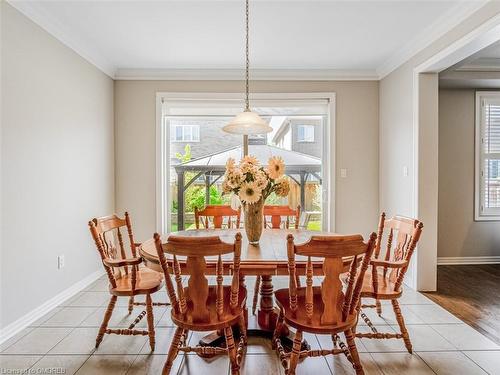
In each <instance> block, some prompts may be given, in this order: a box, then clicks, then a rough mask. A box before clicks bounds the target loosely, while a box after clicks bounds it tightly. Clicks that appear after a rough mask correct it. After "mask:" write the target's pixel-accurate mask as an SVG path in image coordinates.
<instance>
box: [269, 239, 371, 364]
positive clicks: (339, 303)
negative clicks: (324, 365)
mask: <svg viewBox="0 0 500 375" xmlns="http://www.w3.org/2000/svg"><path fill="white" fill-rule="evenodd" d="M375 239H376V235H375V233H372V234H371V236H370V239H369V241H368V242H367V243H365V242H363V237H362V236H360V235H350V236H312V237H311V239H310V240H309V241H308V242H306V243H304V244H301V245H296V244H295V243H294V239H293V235H292V234H289V235H288V238H287V241H288V244H287V248H288V271H289V278H290V280H289V288H288V289H279V290H277V291H276V292H275V293H274V294H275V296H276V302H277V304H278V306H279V308H280V313H279V317H278V322H277V324H276V329H275V332H274V337H273V345H274V347H275V348H276V350H277V352H278V355H279V357H280V360H281V364H282V365H283V367H284V368H285V373H286V374H295V371H296V367H297V363H298V361H299V359H300V358H306V357H318V356H325V355H329V354H333V355H337V354H344V355H345V356H346V357H347V359H348V360H349V361H350V362H351V363H352V365H353V367H354V369H355V370H356V374H364V372H363V367H362V365H361V361H360V359H359V354H358V350H357V349H356V343H355V342H354V336H353V329H354V327H355V326H356V323H357V321H358V313H359V309H358V305H359V299H360V293H361V288H362V283H363V278H364V275H365V272H366V270H367V268H368V264H369V262H370V258H371V256H372V253H373V251H374V248H375ZM296 256H302V257H306V259H307V263H306V286H305V287H302V288H299V287H297V283H296V280H297V279H296V277H295V276H296V267H295V262H296ZM312 257H314V258H324V260H323V274H324V275H325V276H324V278H323V282H322V283H321V286H313V265H312V260H311V258H312ZM346 258H347V259H348V260H349V261H350V265H349V266H348V267H349V268H348V269H347V271H349V276H348V280H347V281H348V282H347V286H346V289H345V291H344V290H343V284H342V282H341V279H340V277H341V275H342V274H343V273H344V272H345V271H346V269H345V264H344V260H345V259H346ZM361 259H362V260H361ZM283 324H286V325H287V326H290V327H293V328H295V329H296V333H295V337H294V340H293V347H292V351H291V353H285V351H284V349H283V346H282V344H281V340H280V332H281V330H282V328H283ZM303 332H309V333H314V334H328V335H331V337H332V344H333V349H318V350H303V351H301V345H302V333H303ZM341 332H343V333H344V335H345V339H346V341H347V346H346V344H345V343H344V342H343V341H341V340H340V337H339V336H338V334H339V333H341Z"/></svg>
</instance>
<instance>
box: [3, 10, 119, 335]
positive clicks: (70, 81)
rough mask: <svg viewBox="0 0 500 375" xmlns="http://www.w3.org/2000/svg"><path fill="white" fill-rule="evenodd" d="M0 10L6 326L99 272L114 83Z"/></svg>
mask: <svg viewBox="0 0 500 375" xmlns="http://www.w3.org/2000/svg"><path fill="white" fill-rule="evenodd" d="M0 3H1V5H0V7H1V8H0V9H1V32H2V35H1V46H2V51H1V52H2V54H1V64H2V71H1V73H2V83H1V89H2V110H3V111H2V115H1V121H2V148H1V160H2V196H1V199H2V210H1V211H2V223H3V225H2V233H1V235H2V238H1V246H2V253H1V292H2V296H1V298H2V299H1V322H0V326H1V327H2V328H4V327H5V326H7V325H9V324H10V323H12V322H14V321H15V320H16V319H19V318H22V317H23V316H24V315H25V314H27V313H28V312H30V311H31V310H33V309H35V308H36V307H38V306H40V305H42V304H43V303H45V302H46V301H48V300H49V299H50V298H52V297H54V296H55V295H57V294H58V293H60V292H62V291H63V290H65V289H67V288H68V287H70V286H71V285H73V284H74V283H76V282H78V281H80V280H82V279H84V278H85V277H86V276H89V275H91V274H92V273H94V272H95V271H97V270H100V269H101V268H102V266H101V265H100V264H99V260H98V257H97V252H96V250H95V247H94V245H93V243H92V241H91V238H90V234H89V232H88V229H87V222H88V220H89V219H90V218H92V217H94V216H96V215H102V214H106V213H109V212H112V211H113V209H114V156H113V152H114V150H113V142H114V141H113V81H112V80H111V79H110V78H109V77H108V76H106V75H104V74H103V73H102V72H100V71H99V70H98V69H96V68H95V67H94V66H92V65H90V64H89V63H87V62H85V61H84V60H83V59H82V58H81V57H80V56H78V55H77V54H76V53H74V52H73V51H72V50H70V49H68V48H67V47H65V46H64V45H62V44H61V43H60V42H59V41H57V40H56V39H54V38H53V37H52V36H50V35H49V34H48V33H46V32H45V31H43V30H42V29H41V28H39V27H38V26H36V25H35V24H34V23H33V22H31V21H30V20H28V19H27V18H26V17H24V16H23V15H21V14H20V13H19V12H17V11H16V10H14V8H12V7H11V6H10V5H8V4H6V2H4V1H2V2H0ZM60 254H64V255H65V259H66V266H65V268H63V269H61V270H58V269H57V256H58V255H60Z"/></svg>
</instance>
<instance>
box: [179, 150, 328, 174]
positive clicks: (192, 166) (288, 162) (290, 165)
mask: <svg viewBox="0 0 500 375" xmlns="http://www.w3.org/2000/svg"><path fill="white" fill-rule="evenodd" d="M248 153H249V155H253V156H255V157H256V158H257V159H258V160H259V161H260V163H261V164H262V165H266V164H267V161H268V160H269V158H270V157H272V156H279V157H281V158H282V159H283V161H284V162H285V166H286V171H287V173H288V174H289V173H299V172H321V159H320V158H317V157H314V156H311V155H307V154H302V153H300V152H296V151H290V150H284V149H282V148H279V147H275V146H271V145H249V146H248ZM242 155H243V146H238V147H234V148H231V149H228V150H225V151H221V152H218V153H215V154H212V155H208V156H205V157H202V158H199V159H194V160H191V161H188V162H186V163H182V164H178V165H176V166H175V167H174V168H175V170H176V171H178V172H180V171H187V170H192V171H212V172H224V171H225V169H226V161H227V159H229V158H233V159H235V160H237V161H238V160H239V159H241V157H242Z"/></svg>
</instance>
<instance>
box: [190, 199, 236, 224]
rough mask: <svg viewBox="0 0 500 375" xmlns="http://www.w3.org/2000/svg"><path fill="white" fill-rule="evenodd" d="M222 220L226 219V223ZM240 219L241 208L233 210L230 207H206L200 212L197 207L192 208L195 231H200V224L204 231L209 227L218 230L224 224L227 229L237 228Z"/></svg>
mask: <svg viewBox="0 0 500 375" xmlns="http://www.w3.org/2000/svg"><path fill="white" fill-rule="evenodd" d="M224 218H227V222H226V223H224ZM240 218H241V208H238V209H237V210H233V209H232V208H231V206H223V205H208V206H205V208H203V209H202V210H200V209H198V207H195V208H194V223H195V226H196V229H200V222H201V225H202V227H203V228H205V229H208V228H210V227H212V228H215V229H220V228H222V226H223V225H224V224H226V225H227V227H228V228H239V227H240Z"/></svg>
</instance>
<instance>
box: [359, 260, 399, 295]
mask: <svg viewBox="0 0 500 375" xmlns="http://www.w3.org/2000/svg"><path fill="white" fill-rule="evenodd" d="M377 281H378V287H377V292H375V290H374V289H373V277H372V270H371V267H370V268H368V270H367V271H366V273H365V277H364V278H363V288H362V289H361V297H369V298H376V299H394V298H398V297H400V296H401V294H402V293H403V291H402V289H400V290H399V291H397V292H396V291H395V289H394V287H395V284H396V283H395V282H393V281H392V280H391V279H390V277H389V276H385V277H384V274H383V271H382V269H378V270H377Z"/></svg>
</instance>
